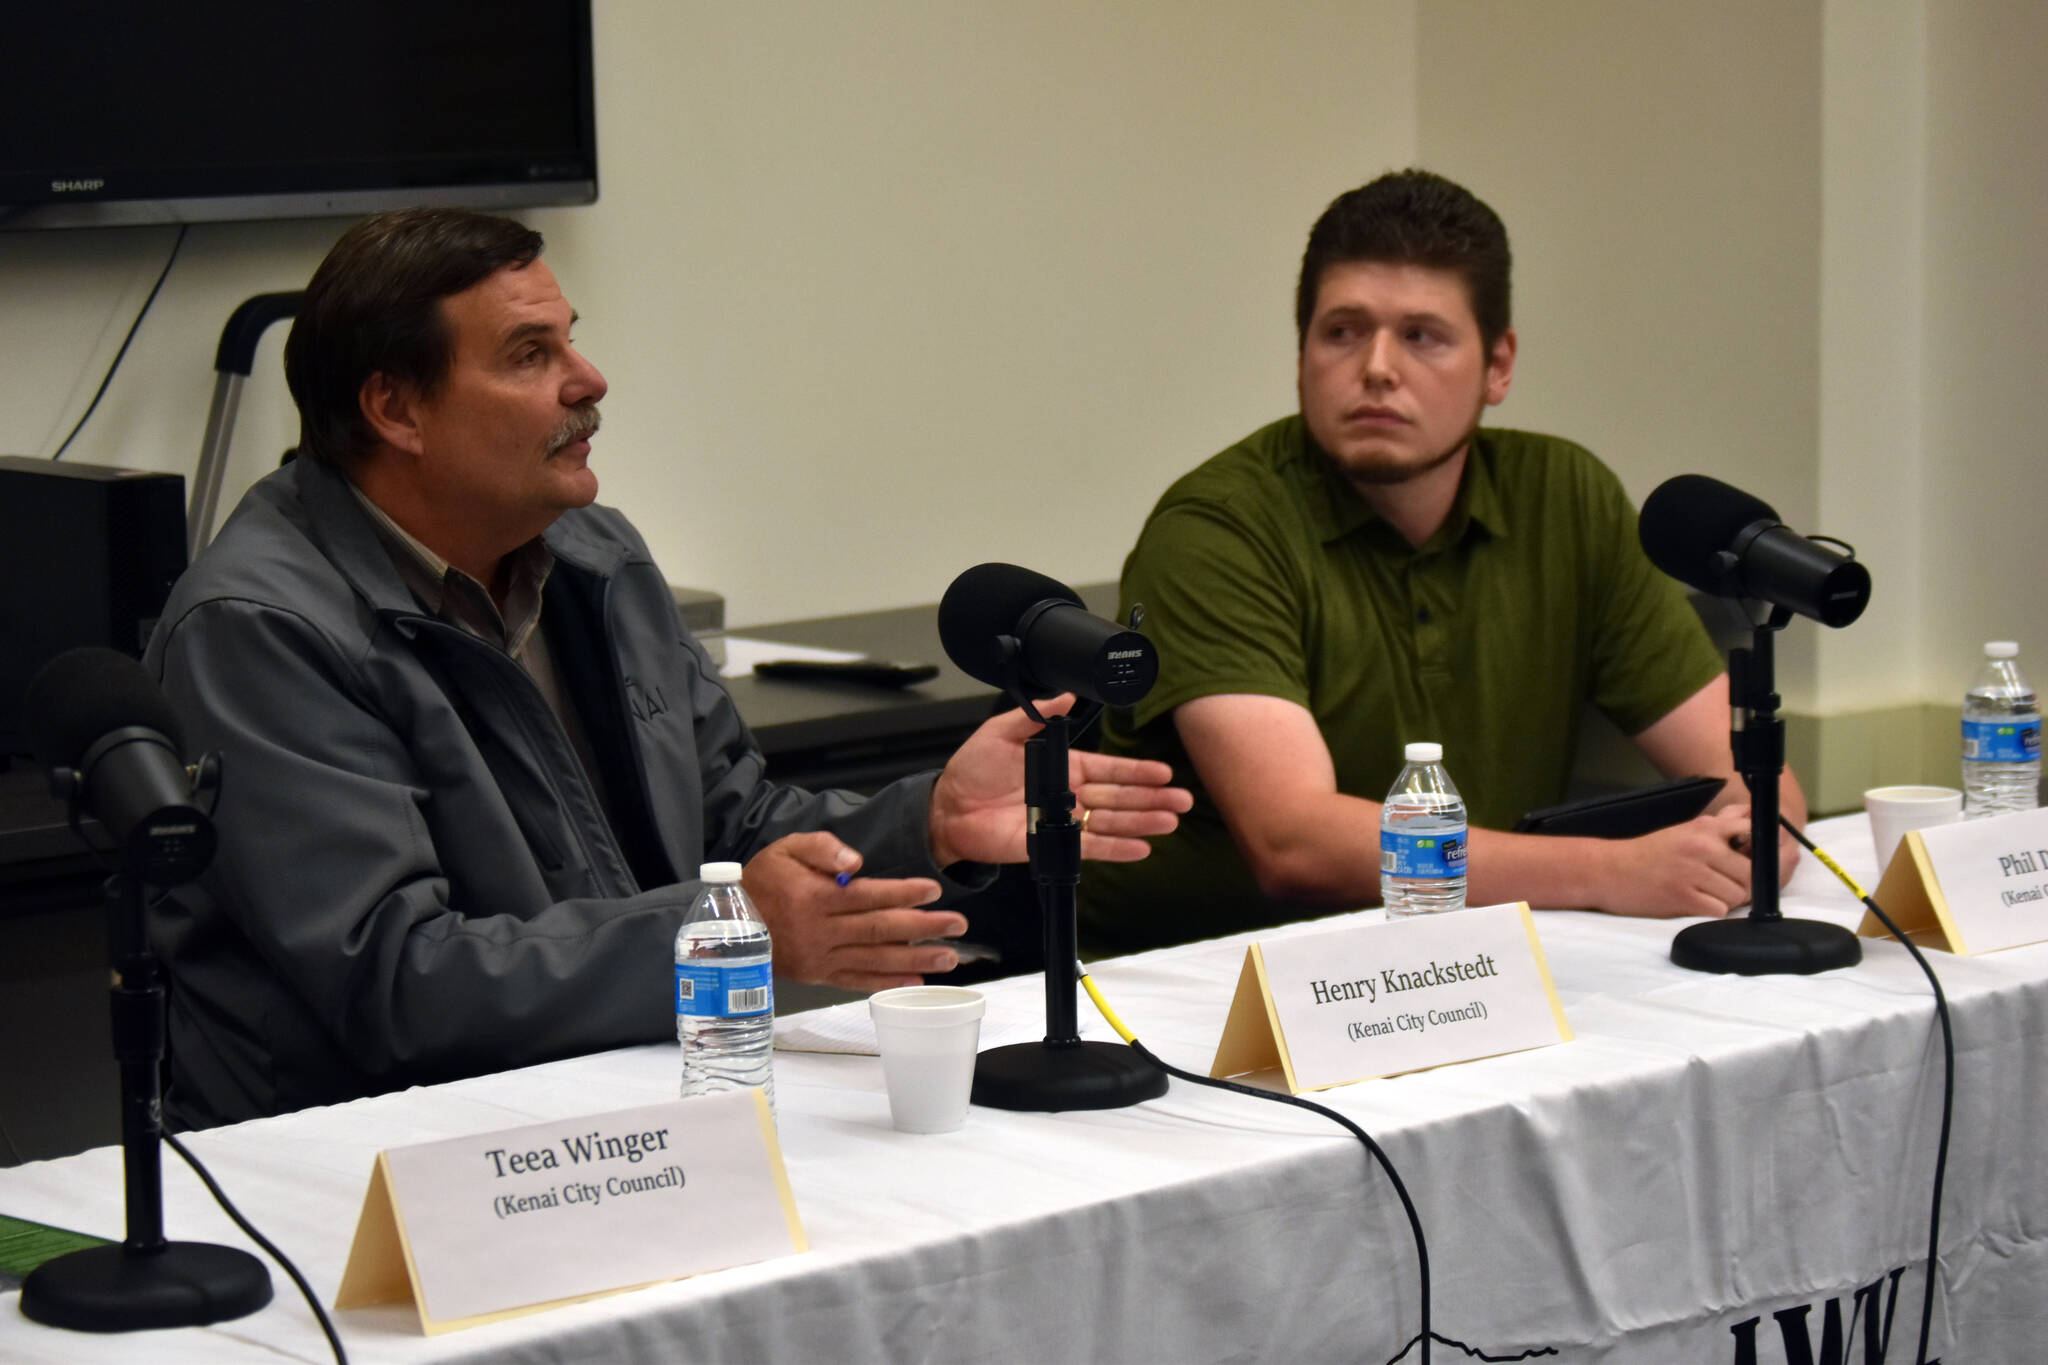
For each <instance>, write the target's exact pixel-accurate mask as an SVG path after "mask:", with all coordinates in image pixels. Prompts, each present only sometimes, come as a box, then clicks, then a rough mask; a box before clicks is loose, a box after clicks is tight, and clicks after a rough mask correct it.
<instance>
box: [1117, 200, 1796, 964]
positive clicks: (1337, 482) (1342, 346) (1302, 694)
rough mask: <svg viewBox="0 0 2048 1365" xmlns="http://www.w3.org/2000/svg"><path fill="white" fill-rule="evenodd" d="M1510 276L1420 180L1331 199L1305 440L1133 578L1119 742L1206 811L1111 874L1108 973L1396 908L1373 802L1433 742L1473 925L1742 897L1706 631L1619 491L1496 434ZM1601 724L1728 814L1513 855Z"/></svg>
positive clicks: (1306, 376)
mask: <svg viewBox="0 0 2048 1365" xmlns="http://www.w3.org/2000/svg"><path fill="white" fill-rule="evenodd" d="M1508 276H1509V252H1508V242H1507V233H1506V230H1505V229H1504V228H1503V227H1502V225H1501V222H1500V219H1499V218H1498V217H1497V216H1496V215H1495V214H1494V212H1493V211H1492V210H1491V209H1489V208H1488V207H1487V206H1486V205H1485V204H1483V203H1481V202H1480V201H1479V200H1478V199H1476V198H1474V197H1473V196H1472V195H1471V194H1470V193H1469V192H1468V191H1466V190H1464V189H1463V188H1461V187H1459V186H1457V185H1455V184H1452V183H1451V182H1450V181H1448V180H1445V179H1443V178H1442V177H1440V176H1435V175H1431V174H1429V173H1427V172H1423V171H1403V172H1399V173H1395V174H1390V175H1386V176H1382V177H1381V178H1380V179H1378V180H1375V181H1374V182H1372V183H1371V184H1369V185H1366V186H1364V187H1362V188H1360V189H1357V190H1353V191H1351V192H1350V193H1348V194H1345V195H1343V196H1341V197H1340V198H1338V199H1337V200H1336V202H1335V203H1333V204H1332V205H1331V206H1330V208H1329V209H1328V210H1327V211H1326V212H1325V213H1324V215H1323V217H1322V218H1321V219H1320V220H1319V221H1318V222H1317V224H1316V226H1315V228H1314V230H1313V231H1312V232H1311V233H1310V236H1309V244H1308V250H1307V252H1306V254H1305V256H1304V259H1303V262H1302V272H1301V283H1300V287H1299V292H1298V294H1297V297H1296V321H1297V325H1298V328H1299V333H1300V353H1299V370H1298V373H1299V391H1300V400H1301V409H1300V412H1299V414H1298V415H1295V416H1292V417H1288V418H1285V419H1283V420H1281V421H1279V422H1276V423H1274V424H1273V425H1271V426H1268V427H1265V428H1263V429H1261V430H1259V431H1256V432H1254V433H1252V434H1251V435H1250V436H1248V437H1246V438H1245V439H1244V440H1243V441H1241V442H1239V443H1238V444H1237V445H1234V446H1232V447H1231V448H1230V449H1228V450H1225V451H1224V452H1222V453H1221V454H1219V455H1217V456H1216V457H1214V458H1213V459H1211V460H1209V461H1208V462H1206V463H1205V464H1203V465H1201V466H1200V467H1199V468H1197V469H1195V470H1194V471H1193V472H1192V473H1190V474H1188V475H1187V476H1185V477H1184V478H1182V479H1180V480H1179V481H1178V482H1177V483H1175V484H1174V485H1173V487H1171V488H1170V489H1168V490H1167V492H1166V494H1165V496H1164V497H1162V498H1161V499H1160V501H1159V504H1158V506H1157V507H1155V508H1154V509H1153V511H1152V515H1151V516H1150V518H1149V519H1148V520H1147V522H1146V524H1145V528H1144V531H1143V532H1142V533H1141V534H1140V536H1139V539H1138V544H1137V547H1136V548H1135V549H1134V550H1133V551H1132V552H1131V555H1130V558H1129V559H1128V560H1127V561H1126V562H1125V565H1124V575H1123V599H1124V609H1125V610H1128V609H1129V607H1130V604H1131V603H1133V602H1143V603H1144V604H1145V608H1146V612H1147V617H1146V623H1145V631H1146V634H1147V635H1149V636H1150V637H1151V638H1152V640H1153V641H1154V642H1155V644H1156V645H1157V646H1158V649H1159V658H1160V673H1159V684H1158V686H1157V687H1155V688H1154V689H1153V691H1152V693H1151V695H1150V696H1148V697H1147V698H1146V699H1145V700H1144V701H1143V702H1142V703H1141V704H1140V705H1139V706H1137V707H1136V708H1133V709H1132V710H1131V711H1130V712H1128V713H1121V714H1113V715H1112V716H1111V717H1110V718H1109V721H1108V723H1107V724H1106V726H1105V729H1104V747H1105V748H1106V749H1108V750H1110V751H1112V752H1117V753H1125V754H1142V755H1144V756H1146V757H1148V758H1159V759H1164V760H1166V761H1167V762H1169V763H1171V764H1173V767H1174V771H1175V772H1176V773H1178V774H1180V775H1181V776H1182V777H1183V778H1184V779H1188V780H1189V785H1190V786H1191V787H1192V788H1194V791H1195V807H1194V810H1193V811H1192V812H1191V813H1189V814H1188V815H1186V816H1183V817H1182V819H1181V827H1180V831H1179V832H1178V833H1177V834H1175V835H1173V836H1171V837H1169V838H1165V839H1161V840H1159V841H1157V842H1156V843H1155V845H1154V848H1153V855H1152V857H1151V858H1150V859H1148V860H1147V861H1145V862H1143V863H1133V864H1128V865H1124V866H1098V867H1094V868H1091V869H1090V870H1089V875H1088V877H1087V878H1085V879H1084V882H1083V887H1082V891H1083V896H1084V905H1083V913H1082V930H1083V937H1084V940H1085V941H1086V942H1087V943H1088V944H1089V946H1091V947H1092V948H1094V949H1096V950H1100V951H1126V950H1134V949H1138V948H1145V947H1152V946H1156V945H1159V944H1164V943H1174V942H1184V941H1187V940H1190V939H1195V938H1203V937H1208V936H1212V935H1215V934H1221V933H1228V932H1233V931H1236V930H1240V929H1247V928H1253V927H1256V926H1259V925H1263V924H1270V923H1277V922H1280V921H1282V920H1287V919H1297V918H1301V917H1304V916H1306V915H1310V914H1316V913H1326V912H1328V911H1331V910H1337V909H1347V908H1352V907H1356V906H1361V905H1370V904H1376V903H1378V901H1379V897H1380V890H1379V858H1378V848H1379V819H1380V805H1379V798H1380V797H1381V796H1383V795H1384V794H1385V792H1386V790H1387V788H1388V787H1389V786H1390V785H1391V784H1392V782H1393V779H1394V777H1395V775H1396V774H1397V773H1398V772H1399V771H1400V769H1401V763H1402V757H1401V751H1402V746H1403V745H1404V744H1405V743H1406V742H1408V741H1411V740H1419V739H1430V740H1438V741H1441V742H1442V743H1443V745H1444V753H1445V762H1446V765H1447V766H1448V767H1449V768H1450V770H1451V772H1452V774H1453V775H1454V776H1455V777H1456V779H1457V782H1458V784H1459V788H1460V790H1461V791H1462V792H1463V794H1464V796H1465V799H1466V802H1467V804H1468V807H1469V810H1470V816H1471V824H1472V833H1471V839H1470V844H1469V848H1470V868H1471V873H1470V876H1471V882H1470V886H1469V890H1468V899H1469V900H1470V902H1471V903H1473V904H1476V905H1484V904H1491V903H1494V902H1498V901H1506V900H1527V901H1529V902H1530V903H1532V904H1534V905H1537V906H1548V907H1580V908H1597V909H1602V910H1609V911H1613V912H1615V913H1617V914H1630V915H1723V914H1726V913H1727V911H1728V909H1729V908H1730V907H1731V906H1735V905H1740V904H1743V903H1744V902H1746V901H1747V900H1748V898H1749V862H1748V857H1747V855H1746V853H1743V852H1740V851H1738V850H1737V847H1736V845H1737V843H1738V841H1739V838H1740V836H1742V835H1743V834H1744V833H1745V832H1746V830H1747V828H1748V823H1747V822H1748V815H1747V807H1746V805H1745V802H1746V793H1745V792H1744V791H1743V790H1742V787H1741V784H1740V782H1739V781H1737V780H1736V779H1735V778H1734V769H1733V764H1732V761H1731V758H1730V752H1729V739H1728V736H1729V708H1728V686H1727V677H1726V675H1725V673H1724V672H1723V671H1722V665H1721V660H1720V657H1719V655H1718V654H1717V653H1716V651H1715V649H1714V647H1713V644H1712V642H1711V641H1710V640H1709V639H1708V637H1707V634H1706V631H1705V629H1704V627H1703V626H1702V625H1701V624H1700V621H1699V618H1698V616H1697V615H1696V614H1695V613H1694V612H1693V610H1692V608H1691V606H1690V605H1689V604H1688V603H1687V601H1686V600H1685V597H1684V594H1683V592H1682V590H1681V589H1680V588H1679V586H1678V585H1677V584H1676V583H1674V582H1673V581H1672V580H1670V579H1669V578H1667V577H1665V576H1664V575H1663V574H1662V573H1660V572H1658V571H1657V570H1656V569H1655V568H1654V567H1653V566H1652V565H1651V564H1650V563H1649V561H1648V560H1647V559H1646V558H1645V557H1644V556H1643V553H1642V550H1641V548H1640V547H1639V545H1638V543H1637V540H1636V529H1635V527H1636V512H1635V508H1634V507H1633V506H1632V505H1631V504H1630V503H1629V501H1628V498H1627V496H1626V494H1625V493H1624V492H1623V491H1622V488H1621V484H1620V482H1619V481H1618V480H1617V479H1616V478H1615V477H1614V475H1613V474H1612V473H1611V472H1609V471H1608V470H1607V468H1606V467H1605V466H1604V465H1602V464H1601V463H1600V462H1599V461H1598V460H1596V459H1594V458H1593V456H1592V455H1591V454H1589V453H1588V452H1587V451H1585V450H1584V449H1582V448H1580V447H1578V446H1576V445H1573V444H1571V443H1570V442H1568V441H1562V440H1559V439H1557V438H1555V437H1549V436H1539V435H1534V434H1531V433H1527V432H1518V431H1506V430H1491V429H1481V428H1480V426H1479V417H1480V414H1481V413H1482V412H1483V411H1484V410H1485V409H1486V408H1487V407H1489V406H1491V405H1493V404H1497V403H1499V402H1501V401H1502V400H1503V399H1504V398H1506V397H1507V393H1508V386H1509V382H1510V381H1511V379H1512V378H1513V375H1514V363H1515V333H1514V330H1513V328H1512V327H1511V326H1510V325H1509V306H1508V301H1509V285H1508ZM1585 701H1591V702H1592V703H1594V704H1595V705H1596V706H1598V707H1599V708H1600V709H1601V710H1602V711H1603V712H1605V713H1606V714H1607V715H1608V716H1609V717H1610V718H1611V719H1613V720H1614V722H1615V723H1616V724H1617V725H1619V726H1620V727H1621V729H1622V731H1623V732H1624V733H1626V734H1628V735H1630V736H1632V737H1633V738H1634V740H1635V743H1636V744H1637V746H1638V747H1639V748H1640V749H1641V750H1642V751H1643V753H1644V754H1646V755H1647V756H1648V757H1649V758H1650V760H1651V761H1652V762H1653V763H1654V764H1655V765H1656V766H1657V768H1658V769H1659V770H1661V771H1662V772H1664V773H1666V774H1667V775H1670V776H1674V777H1676V776H1685V775H1691V774H1715V775H1721V776H1725V777H1727V778H1728V779H1729V785H1728V787H1727V789H1726V790H1725V791H1724V792H1723V793H1722V795H1721V797H1720V798H1719V799H1718V801H1717V802H1716V805H1715V807H1714V809H1712V810H1710V811H1709V812H1708V813H1707V814H1705V815H1702V816H1700V817H1699V818H1698V819H1695V820H1693V821H1691V822H1689V823H1687V824H1684V825H1680V826H1677V827H1674V828H1671V829H1668V830H1663V831H1660V832H1658V833H1656V834H1651V835H1648V836H1646V837H1644V838H1640V839H1632V840H1591V839H1567V838H1555V837H1541V836H1531V835H1517V834H1508V833H1502V832H1500V831H1502V830H1504V829H1505V828H1506V827H1507V826H1509V825H1511V824H1512V823H1513V822H1514V821H1515V819H1516V818H1517V817H1518V816H1519V815H1521V814H1522V813H1523V812H1524V811H1527V810H1531V809H1535V808H1538V807H1542V806H1546V805H1553V804H1556V803H1557V802H1558V801H1560V800H1562V799H1563V798H1564V795H1565V786H1566V782H1567V779H1568V778H1569V775H1570V765H1571V759H1572V755H1573V752H1574V750H1575V748H1576V745H1577V740H1578V733H1577V731H1578V718H1579V714H1580V710H1581V704H1582V703H1583V702H1585ZM1783 787H1784V790H1783V803H1784V805H1783V808H1784V810H1785V812H1786V813H1787V815H1789V816H1790V817H1791V818H1792V819H1793V821H1794V822H1795V823H1797V822H1803V821H1804V819H1805V814H1806V804H1805V799H1804V797H1803V796H1802V795H1801V793H1800V790H1799V785H1798V782H1797V780H1796V779H1795V778H1793V777H1792V775H1791V774H1790V773H1789V772H1788V773H1787V774H1786V776H1785V780H1784V784H1783ZM1790 847H1791V846H1790V845H1789V844H1788V849H1789V848H1790ZM1781 866H1782V868H1783V869H1784V870H1785V871H1786V873H1787V874H1788V875H1789V872H1790V869H1791V866H1792V856H1791V855H1790V854H1789V853H1788V854H1787V856H1785V857H1783V858H1782V860H1781Z"/></svg>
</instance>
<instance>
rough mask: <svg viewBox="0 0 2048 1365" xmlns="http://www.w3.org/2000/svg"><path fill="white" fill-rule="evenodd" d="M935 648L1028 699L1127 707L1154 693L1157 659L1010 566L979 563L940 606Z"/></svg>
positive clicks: (1066, 593) (1126, 634) (1065, 591)
mask: <svg viewBox="0 0 2048 1365" xmlns="http://www.w3.org/2000/svg"><path fill="white" fill-rule="evenodd" d="M939 643H940V644H942V645H943V646H945V650H946V657H947V658H949V659H951V660H952V661H953V662H954V663H955V664H957V665H958V666H959V668H960V670H961V671H962V672H964V673H966V674H967V675H968V676H969V677H971V678H975V679H977V680H979V681H981V682H985V683H987V684H988V685H989V686H991V687H999V688H1002V689H1003V690H1004V691H1008V690H1009V689H1010V687H1011V685H1012V683H1015V685H1016V686H1018V687H1020V688H1021V689H1022V690H1023V691H1024V693H1025V695H1026V696H1027V697H1029V698H1031V699H1032V700H1037V699H1038V698H1040V697H1050V696H1054V695H1057V694H1058V693H1061V692H1072V693H1073V694H1075V695H1076V696H1077V697H1080V698H1082V699H1083V700H1085V701H1096V702H1101V703H1103V704H1105V705H1108V706H1129V705H1132V704H1133V703H1135V702H1137V701H1138V700H1139V699H1140V698H1142V697H1143V696H1144V695H1145V694H1146V693H1147V692H1150V691H1151V690H1152V684H1153V683H1154V682H1155V681H1157V680H1158V677H1159V654H1158V651H1157V650H1155V649H1153V648H1152V642H1151V641H1150V640H1147V639H1146V638H1145V637H1144V636H1142V635H1140V634H1139V633H1138V632H1137V631H1135V630H1126V629H1125V628H1124V627H1122V626H1119V625H1117V624H1116V623H1115V622H1114V621H1105V620H1103V619H1102V618H1101V617H1099V616H1095V615H1093V614H1091V613H1090V612H1089V610H1088V608H1087V606H1086V605H1085V604H1084V603H1083V602H1082V601H1081V599H1080V598H1079V597H1078V596H1076V595H1075V593H1074V590H1073V589H1072V588H1069V587H1067V586H1066V585H1065V584H1064V583H1061V582H1059V581H1058V580H1056V579H1051V578H1047V577H1046V576H1045V575H1044V574H1042V573H1033V572H1032V571H1031V570H1029V569H1020V568H1018V567H1017V566H1016V565H1015V564H977V565H975V566H974V567H973V568H971V569H969V570H968V571H967V572H966V573H963V574H961V575H960V576H959V577H958V578H956V579H954V580H953V585H952V586H951V587H949V588H947V589H946V595H945V597H943V598H942V599H940V601H939Z"/></svg>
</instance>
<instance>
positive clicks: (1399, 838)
mask: <svg viewBox="0 0 2048 1365" xmlns="http://www.w3.org/2000/svg"><path fill="white" fill-rule="evenodd" d="M1406 753H1407V757H1408V766H1407V767H1405V768H1403V769H1401V775H1400V776H1399V777H1397V778H1395V779H1394V787H1393V790H1392V791H1389V792H1388V793H1387V803H1386V805H1384V806H1382V807H1381V808H1380V899H1381V900H1382V901H1383V902H1385V904H1386V907H1387V913H1388V914H1389V915H1426V914H1430V913H1432V912H1434V911H1438V910H1463V909H1464V908H1465V800H1464V798H1463V797H1461V796H1459V795H1458V789H1457V787H1455V786H1453V785H1452V783H1451V775H1450V774H1449V773H1447V772H1445V771H1444V761H1443V760H1444V746H1443V745H1441V744H1430V743H1419V744H1411V745H1409V746H1408V748H1407V750H1406Z"/></svg>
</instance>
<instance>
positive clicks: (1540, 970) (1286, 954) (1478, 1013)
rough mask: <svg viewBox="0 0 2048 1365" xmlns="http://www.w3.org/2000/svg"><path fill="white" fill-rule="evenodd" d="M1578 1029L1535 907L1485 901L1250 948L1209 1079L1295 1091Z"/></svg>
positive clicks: (1564, 1036)
mask: <svg viewBox="0 0 2048 1365" xmlns="http://www.w3.org/2000/svg"><path fill="white" fill-rule="evenodd" d="M1571 1036H1572V1031H1571V1025H1570V1024H1568V1023H1566V1022H1565V1017H1564V1007H1563V1006H1562V1005H1561V1004H1560V1003H1559V1002H1558V998H1557V988H1556V987H1555V986H1554V985H1553V984H1552V983H1551V980H1550V966H1549V964H1548V963H1547V962H1546V961H1545V960H1544V957H1543V944H1542V942H1541V941H1540V940H1539V939H1538V938H1537V937H1536V924H1535V921H1534V920H1533V919H1532V918H1531V917H1530V914H1529V907H1528V906H1527V905H1522V904H1514V905H1489V906H1482V907H1478V908H1475V909H1469V910H1453V911H1448V912H1445V913H1442V914H1435V915H1416V916H1412V917H1410V918H1407V919H1388V920H1359V921H1357V922H1355V923H1352V924H1348V925H1346V926H1344V927H1343V928H1340V929H1330V930H1326V931H1324V932H1321V933H1314V934H1300V935H1295V936H1291V937H1288V938H1282V939H1275V940H1273V941H1272V942H1260V943H1254V944H1252V945H1251V947H1249V948H1247V949H1246V950H1245V963H1244V969H1243V970H1242V971H1241V972H1240V973H1239V974H1238V981H1237V994H1236V997H1235V998H1234V999H1233V1000H1232V1001H1231V1004H1230V1016H1229V1018H1228V1019H1227V1020H1226V1021H1225V1023H1224V1025H1223V1038H1222V1041H1221V1042H1219V1043H1218V1044H1217V1048H1216V1060H1215V1063H1214V1064H1213V1065H1212V1066H1211V1067H1210V1069H1209V1074H1210V1075H1212V1076H1238V1075H1243V1074H1244V1073H1246V1072H1249V1071H1261V1070H1269V1069H1271V1068H1274V1067H1278V1068H1279V1070H1280V1072H1281V1074H1282V1076H1283V1078H1284V1079H1285V1081H1286V1085H1287V1088H1288V1090H1289V1091H1291V1092H1293V1093H1296V1094H1299V1093H1300V1092H1302V1091H1304V1090H1323V1089H1327V1088H1329V1087H1330V1086H1335V1085H1345V1084H1348V1083H1350V1082H1352V1081H1362V1080H1369V1079H1371V1078H1373V1077H1376V1076H1391V1075H1395V1074H1397V1073H1399V1072H1403V1071H1419V1070H1422V1069H1423V1068H1425V1067H1432V1066H1443V1065H1446V1064H1448V1063H1451V1062H1464V1061H1470V1060H1472V1059H1473V1058H1475V1057H1492V1056H1496V1055H1498V1054H1500V1053H1503V1052H1522V1051H1526V1050H1527V1049H1529V1048H1536V1047H1546V1046H1548V1045H1550V1044H1551V1043H1561V1042H1568V1041H1570V1039H1571Z"/></svg>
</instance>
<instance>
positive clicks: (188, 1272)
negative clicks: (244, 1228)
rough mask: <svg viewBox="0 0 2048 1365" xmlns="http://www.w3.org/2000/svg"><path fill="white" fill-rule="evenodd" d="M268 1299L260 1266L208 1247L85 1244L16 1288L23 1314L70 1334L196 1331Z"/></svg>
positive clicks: (235, 1251) (237, 1254)
mask: <svg viewBox="0 0 2048 1365" xmlns="http://www.w3.org/2000/svg"><path fill="white" fill-rule="evenodd" d="M269 1302H270V1272H269V1271H267V1270H265V1269H264V1268H263V1263H262V1262H261V1261H259V1260H257V1259H256V1258H255V1257H254V1256H251V1255H250V1254H249V1253H248V1252H246V1251H241V1250H238V1249H236V1248H234V1247H223V1246H215V1245H213V1244H212V1243H210V1242H166V1243H164V1244H163V1245H162V1246H161V1247H159V1248H157V1249H156V1250H154V1251H130V1250H129V1249H128V1248H127V1247H125V1246H121V1245H114V1246H103V1247H87V1248H86V1249H85V1250H83V1251H73V1252H69V1253H67V1254H65V1255H62V1256H59V1257H57V1258H56V1259H54V1260H50V1261H45V1262H43V1264H41V1265H39V1266H37V1267H36V1268H35V1270H34V1271H32V1272H31V1273H30V1274H29V1276H28V1278H27V1279H25V1280H23V1281H22V1285H21V1311H22V1313H23V1315H24V1316H26V1317H30V1318H33V1319H34V1320H35V1321H37V1322H40V1323H44V1324H47V1325H48V1326H51V1327H68V1328H70V1329H71V1330H72V1331H74V1332H139V1331H145V1330H148V1329H151V1328H157V1327H198V1326H202V1325H204V1324H206V1323H209V1322H227V1321H230V1320H231V1319H234V1318H245V1317H247V1316H249V1314H251V1313H253V1312H255V1311H256V1310H257V1309H259V1308H261V1307H263V1305H265V1304H267V1303H269Z"/></svg>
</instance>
